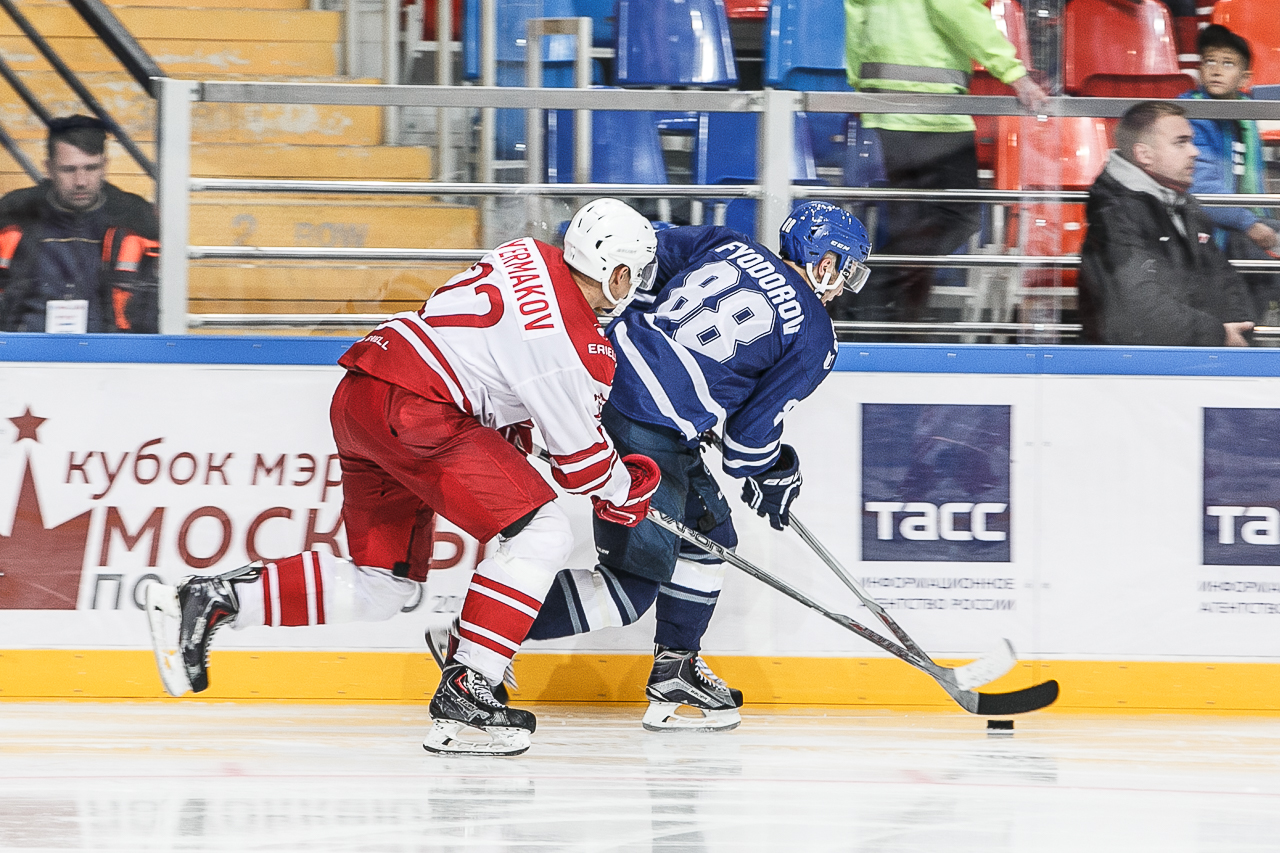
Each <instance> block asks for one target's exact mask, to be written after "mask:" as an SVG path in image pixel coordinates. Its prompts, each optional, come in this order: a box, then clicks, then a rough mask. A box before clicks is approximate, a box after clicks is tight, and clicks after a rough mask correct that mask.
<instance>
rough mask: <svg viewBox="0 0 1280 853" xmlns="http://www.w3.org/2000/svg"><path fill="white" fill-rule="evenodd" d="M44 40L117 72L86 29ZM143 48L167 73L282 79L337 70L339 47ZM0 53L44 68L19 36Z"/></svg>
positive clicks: (24, 67)
mask: <svg viewBox="0 0 1280 853" xmlns="http://www.w3.org/2000/svg"><path fill="white" fill-rule="evenodd" d="M49 44H50V47H52V48H53V50H54V52H55V53H57V54H58V56H60V57H61V58H62V61H63V62H65V63H66V64H67V65H68V66H69V67H70V68H73V69H75V72H76V73H77V74H83V73H88V72H94V71H119V70H120V61H119V60H117V59H116V58H115V57H114V56H112V55H111V51H109V50H107V48H106V47H105V46H104V45H103V44H102V42H100V41H98V40H96V39H93V38H91V37H89V36H88V33H87V31H86V35H85V37H83V38H54V39H50V40H49ZM142 46H143V47H144V48H145V49H146V51H147V52H148V53H150V54H151V56H152V58H153V59H155V61H156V63H157V64H159V66H160V67H161V68H163V69H164V70H165V72H166V73H168V74H172V75H174V76H176V77H188V78H196V77H199V78H201V79H219V80H221V79H226V75H228V74H265V75H268V76H272V77H285V76H289V75H298V76H316V75H335V74H337V73H338V50H337V48H336V47H335V46H334V45H333V44H332V43H329V42H322V41H291V42H267V41H207V40H196V39H147V40H146V41H144V42H143V43H142ZM0 56H2V57H3V58H4V60H5V61H6V62H8V63H9V65H10V66H11V67H13V69H14V70H15V71H18V72H28V71H44V70H46V69H48V67H49V64H48V63H47V62H46V61H45V59H44V57H43V56H41V55H40V53H39V51H37V50H36V49H35V48H34V47H32V46H31V42H29V41H27V39H26V38H25V37H23V36H0ZM343 79H345V78H343Z"/></svg>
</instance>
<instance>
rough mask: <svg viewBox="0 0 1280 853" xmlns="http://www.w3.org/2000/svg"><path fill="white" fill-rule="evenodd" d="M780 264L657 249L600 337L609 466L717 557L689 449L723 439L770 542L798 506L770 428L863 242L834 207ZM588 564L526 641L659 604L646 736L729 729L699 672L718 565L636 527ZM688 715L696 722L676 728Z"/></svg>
mask: <svg viewBox="0 0 1280 853" xmlns="http://www.w3.org/2000/svg"><path fill="white" fill-rule="evenodd" d="M780 246H781V248H780V252H781V257H778V256H777V255H775V254H773V253H772V252H771V251H769V250H768V249H766V248H765V247H764V246H762V245H760V244H759V243H757V242H756V241H754V240H752V239H751V238H749V237H747V236H745V235H743V234H740V233H738V232H736V231H732V230H730V229H728V228H721V227H716V226H693V227H684V228H671V229H667V230H663V231H660V232H659V233H658V255H657V262H658V271H657V276H656V277H655V280H654V283H653V285H652V286H651V287H650V288H649V289H648V290H646V291H641V292H640V293H639V294H638V295H637V296H636V298H635V301H634V302H632V304H631V306H630V307H629V308H628V309H627V310H626V311H625V312H624V313H623V315H622V316H621V317H620V318H619V319H618V320H616V321H615V322H614V323H613V324H612V325H611V326H610V327H609V329H608V336H609V340H610V342H611V343H612V344H613V347H614V351H615V353H616V357H617V361H618V369H617V373H616V374H615V376H614V382H613V390H612V392H611V394H610V397H609V401H608V403H606V404H605V406H604V411H603V413H602V415H601V420H602V422H603V424H604V427H605V429H606V430H607V431H608V432H609V435H610V437H611V438H612V439H613V441H614V444H615V445H616V447H617V449H618V452H619V453H620V454H626V453H643V454H645V455H647V456H649V457H650V458H652V459H653V460H654V461H655V462H657V463H658V466H659V467H660V468H661V470H662V482H661V484H660V485H659V487H658V491H657V493H656V494H655V495H654V496H653V498H652V506H654V507H656V508H657V509H660V510H661V511H662V512H664V513H666V514H667V515H670V516H672V517H674V518H682V519H684V520H685V523H686V524H688V525H689V526H691V527H694V528H696V529H698V530H700V531H702V532H703V533H705V534H706V535H707V536H709V537H710V538H711V539H713V540H715V541H716V542H719V543H720V544H722V545H724V546H726V547H733V546H734V545H736V544H737V535H736V533H735V532H734V529H733V523H732V520H731V519H730V516H729V504H728V502H727V501H726V500H725V498H724V495H723V494H721V492H720V490H719V488H718V487H717V486H716V484H715V480H714V479H713V478H712V476H711V472H710V471H709V470H708V469H707V467H706V465H705V464H704V463H703V461H702V454H701V453H700V450H699V447H700V444H699V439H700V436H702V435H703V434H704V433H707V432H708V431H714V432H716V433H718V434H721V435H722V437H723V451H724V452H723V466H724V470H725V472H726V473H728V474H729V475H730V476H732V477H736V478H739V479H743V480H744V485H743V499H744V500H746V502H747V504H748V505H749V506H750V507H751V508H752V509H754V510H756V511H757V512H758V513H759V514H760V515H762V516H768V518H769V521H770V523H771V524H772V525H773V526H774V527H775V528H777V529H779V530H781V529H782V528H783V527H784V526H785V525H786V524H787V523H788V522H789V508H790V506H791V502H792V501H793V500H795V498H796V495H797V494H799V490H800V482H801V477H800V461H799V459H798V458H797V456H796V452H795V450H794V449H793V448H792V447H791V446H790V445H787V444H783V443H782V419H783V415H784V414H786V412H787V411H788V410H790V409H791V408H792V406H794V405H795V404H796V403H797V402H799V401H800V400H802V399H804V398H805V397H807V396H808V395H809V394H811V393H812V392H813V390H814V389H815V388H817V387H818V384H819V383H820V382H822V380H823V379H824V378H826V376H827V374H828V373H829V372H830V371H831V367H832V364H833V363H834V362H835V356H836V338H835V332H834V330H833V329H832V326H831V321H830V319H829V317H828V315H827V312H826V310H825V308H824V307H823V306H824V305H825V304H826V303H827V302H829V301H830V300H832V299H834V298H835V297H836V296H837V295H838V294H840V293H841V291H842V290H845V289H848V290H851V291H854V292H856V291H857V290H859V289H860V288H861V287H862V284H863V283H864V282H865V281H866V277H867V273H868V269H867V267H866V266H865V264H864V261H866V259H867V257H868V255H869V254H870V251H871V244H870V241H869V240H868V238H867V233H866V230H865V229H864V228H863V226H862V223H860V222H859V221H858V220H857V219H856V218H854V217H853V216H851V215H849V214H848V213H846V212H845V211H843V210H841V209H840V208H838V207H835V206H834V205H831V204H827V203H825V202H809V203H807V204H804V205H801V206H799V207H797V208H796V209H795V211H794V212H793V213H792V215H791V216H790V217H788V218H787V220H786V222H784V223H783V225H782V228H781V233H780ZM595 538H596V550H597V551H598V553H599V564H598V565H597V566H596V569H595V570H594V571H592V570H583V569H572V570H564V571H561V572H560V574H559V575H558V576H557V578H556V582H555V583H553V584H552V588H551V592H550V593H549V594H548V596H547V599H546V602H545V603H544V604H543V607H542V610H541V612H540V613H539V615H538V618H537V620H536V621H535V622H534V624H533V628H532V629H531V631H530V632H529V639H551V638H554V637H563V636H568V635H570V634H579V633H584V632H586V631H591V630H595V629H597V628H603V627H608V626H621V625H629V624H631V623H632V622H634V621H636V620H637V619H638V618H639V617H640V615H641V614H643V613H645V612H646V611H647V610H648V609H649V608H650V607H651V606H653V604H654V602H655V600H656V602H657V621H658V625H657V631H656V635H655V638H654V639H655V643H656V651H655V653H654V663H653V670H652V672H651V674H650V677H649V682H648V685H647V687H646V690H645V693H646V696H647V697H648V698H649V700H650V706H649V708H648V710H647V711H646V713H645V715H644V721H643V722H644V726H645V728H648V729H653V730H665V729H673V728H684V729H688V728H694V729H701V730H720V729H731V728H733V727H735V726H737V725H738V723H739V721H740V717H739V713H738V708H740V707H741V706H742V694H741V692H740V691H738V690H734V689H731V688H729V687H728V686H726V685H725V683H724V682H723V681H722V680H721V679H720V678H718V677H717V676H716V675H715V674H714V673H713V672H712V671H711V670H710V668H709V667H707V665H706V663H705V662H704V661H703V660H702V658H701V657H700V656H699V654H698V652H699V649H700V648H701V639H702V635H703V633H704V632H705V631H706V629H707V624H708V622H709V621H710V619H711V613H712V611H713V610H714V608H715V605H716V600H717V597H718V596H719V593H720V588H721V585H722V583H723V579H724V564H723V563H722V562H720V561H719V560H717V559H716V558H714V557H712V556H711V555H709V554H707V553H705V552H703V551H700V550H699V549H697V548H695V547H693V546H690V545H687V544H684V543H682V541H681V540H679V539H677V538H676V537H675V536H674V535H673V534H670V533H668V532H666V531H664V530H662V529H661V528H660V527H658V526H657V525H655V524H653V523H652V522H650V521H643V522H641V523H640V524H639V525H638V526H636V527H634V528H627V527H623V526H622V525H619V524H612V523H608V522H600V521H597V522H595ZM680 705H687V706H690V707H692V708H695V709H698V710H699V711H701V712H702V716H701V717H690V716H677V715H676V709H677V708H678V707H679V706H680Z"/></svg>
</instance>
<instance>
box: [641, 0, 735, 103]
mask: <svg viewBox="0 0 1280 853" xmlns="http://www.w3.org/2000/svg"><path fill="white" fill-rule="evenodd" d="M616 74H617V83H618V85H620V86H700V87H704V88H723V89H728V88H731V87H733V86H736V85H738V68H737V65H735V64H734V60H733V45H732V44H731V43H730V41H729V18H728V16H727V15H726V14H725V9H724V0H618V59H617V65H616Z"/></svg>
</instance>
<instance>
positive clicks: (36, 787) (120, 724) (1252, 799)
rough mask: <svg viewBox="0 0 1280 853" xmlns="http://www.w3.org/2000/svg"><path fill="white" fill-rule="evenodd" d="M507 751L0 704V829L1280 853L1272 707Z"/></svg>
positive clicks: (372, 722)
mask: <svg viewBox="0 0 1280 853" xmlns="http://www.w3.org/2000/svg"><path fill="white" fill-rule="evenodd" d="M530 707H532V708H533V709H534V710H535V711H536V712H537V713H538V731H537V733H536V734H535V735H534V741H533V748H532V749H530V751H529V752H528V753H526V754H525V755H523V756H520V757H516V758H459V757H455V758H441V757H439V756H433V755H429V754H428V753H426V752H424V751H423V749H422V747H421V741H422V737H423V735H424V734H425V733H426V731H427V727H428V725H429V723H428V719H427V716H426V709H425V707H424V706H410V705H373V704H364V705H318V704H240V705H238V704H223V703H201V702H179V701H174V702H146V703H127V702H110V703H96V702H60V703H34V702H4V703H0V850H3V851H5V853H20V851H54V850H111V851H204V850H218V851H231V850H235V851H259V850H262V851H295V850H296V851H310V853H321V851H379V853H400V851H403V852H404V853H408V852H409V851H455V850H456V851H464V850H465V851H517V850H518V851H589V850H590V851H594V850H600V851H620V853H621V852H622V851H625V852H626V853H644V851H664V853H701V851H742V850H778V851H793V850H794V851H804V853H820V851H868V853H873V851H874V853H879V851H886V852H887V853H888V852H891V853H917V851H918V853H926V851H927V853H943V851H946V853H959V851H982V853H1004V851H1062V853H1067V851H1070V853H1098V851H1147V850H1150V851H1161V853H1182V851H1188V853H1189V851H1215V853H1236V851H1264V850H1265V851H1275V850H1280V831H1278V830H1280V717H1260V716H1254V717H1232V716H1194V717H1192V716H1170V715H1142V714H1136V713H1126V714H1117V715H1080V714H1064V713H1040V714H1034V715H1031V716H1028V717H1024V718H1019V719H1018V720H1017V724H1016V729H1015V731H1014V733H1013V734H1012V735H1011V736H1003V735H989V734H987V730H986V726H985V722H984V720H983V719H981V718H977V717H971V716H969V715H967V714H964V713H962V712H959V711H957V712H955V713H938V712H920V711H910V712H907V711H891V710H870V709H850V708H783V707H774V706H756V707H750V706H749V707H748V708H746V709H744V713H743V724H742V726H741V727H740V728H739V729H738V730H736V731H733V732H727V733H718V734H699V733H666V734H655V733H650V732H646V731H644V730H643V729H642V728H641V727H640V724H639V718H640V714H641V712H642V710H643V709H642V706H635V705H610V706H594V705H593V706H587V705H540V706H530Z"/></svg>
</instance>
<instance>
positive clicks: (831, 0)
mask: <svg viewBox="0 0 1280 853" xmlns="http://www.w3.org/2000/svg"><path fill="white" fill-rule="evenodd" d="M764 81H765V85H767V86H772V87H773V88H775V89H790V90H793V91H797V92H848V91H850V86H849V81H848V79H847V78H846V77H845V70H844V0H773V2H772V3H770V4H769V19H768V23H767V25H766V26H765V34H764ZM809 126H810V129H811V130H812V133H813V156H814V160H815V162H816V163H817V164H818V165H819V166H826V167H831V168H840V167H842V166H843V165H844V155H845V144H844V143H845V139H846V136H845V116H844V115H842V114H840V113H812V114H810V116H809Z"/></svg>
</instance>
